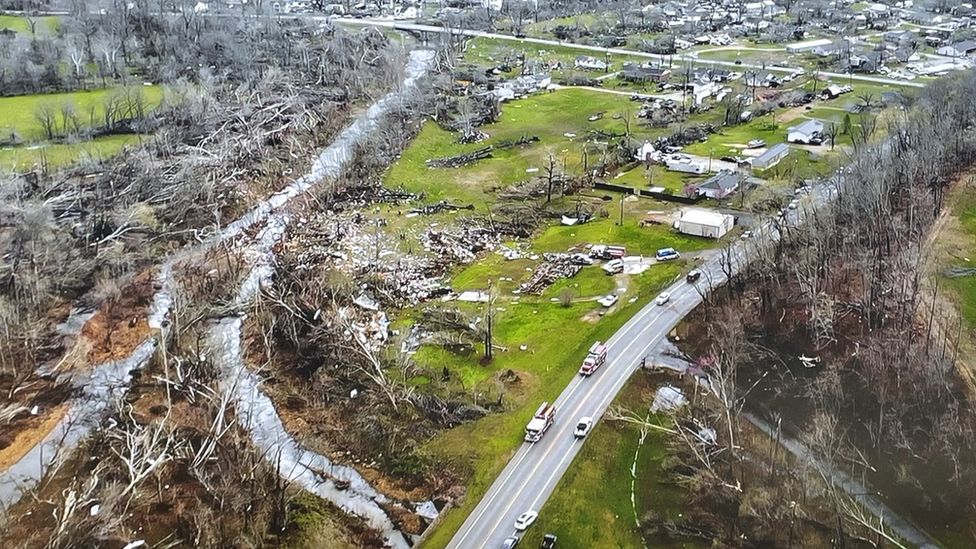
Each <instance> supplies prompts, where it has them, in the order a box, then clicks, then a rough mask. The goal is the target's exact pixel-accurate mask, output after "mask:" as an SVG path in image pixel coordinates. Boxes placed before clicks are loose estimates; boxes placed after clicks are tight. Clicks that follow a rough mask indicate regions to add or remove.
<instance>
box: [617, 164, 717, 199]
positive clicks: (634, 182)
mask: <svg viewBox="0 0 976 549" xmlns="http://www.w3.org/2000/svg"><path fill="white" fill-rule="evenodd" d="M705 179H706V177H703V176H697V175H694V174H686V173H681V172H673V171H671V170H669V169H667V168H666V167H664V166H662V165H660V164H653V165H651V167H650V168H645V167H644V166H642V165H641V166H637V167H636V168H632V169H630V170H628V171H626V172H623V173H621V174H618V175H617V176H616V177H614V178H613V179H612V180H611V182H612V183H615V184H617V185H627V186H629V187H634V188H635V189H644V188H648V187H664V188H665V189H667V190H669V191H671V193H672V194H681V192H682V191H683V190H684V188H685V187H686V186H688V185H690V184H692V183H696V182H701V181H704V180H705Z"/></svg>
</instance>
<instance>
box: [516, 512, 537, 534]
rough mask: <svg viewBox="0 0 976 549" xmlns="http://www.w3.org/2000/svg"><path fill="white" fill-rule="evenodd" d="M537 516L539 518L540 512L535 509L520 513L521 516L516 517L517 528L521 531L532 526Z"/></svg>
mask: <svg viewBox="0 0 976 549" xmlns="http://www.w3.org/2000/svg"><path fill="white" fill-rule="evenodd" d="M537 518H539V513H537V512H535V511H526V512H524V513H522V514H521V515H519V518H517V519H515V529H516V530H518V531H519V532H521V531H522V530H525V529H526V528H528V527H529V526H532V523H533V522H535V519H537Z"/></svg>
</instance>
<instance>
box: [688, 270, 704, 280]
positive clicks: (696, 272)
mask: <svg viewBox="0 0 976 549" xmlns="http://www.w3.org/2000/svg"><path fill="white" fill-rule="evenodd" d="M699 278H701V271H699V270H698V269H692V270H691V272H689V273H688V276H687V277H685V279H686V280H687V281H688V282H689V283H692V282H695V281H696V280H698V279H699Z"/></svg>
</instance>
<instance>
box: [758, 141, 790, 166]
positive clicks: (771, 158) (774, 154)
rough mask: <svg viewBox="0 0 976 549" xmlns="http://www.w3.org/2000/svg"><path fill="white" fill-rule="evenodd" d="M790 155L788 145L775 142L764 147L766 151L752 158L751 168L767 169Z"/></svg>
mask: <svg viewBox="0 0 976 549" xmlns="http://www.w3.org/2000/svg"><path fill="white" fill-rule="evenodd" d="M789 155H790V147H789V146H788V145H787V144H786V143H777V144H776V145H773V146H772V147H770V148H768V149H766V152H764V153H762V154H761V155H759V156H757V157H755V158H753V159H752V169H754V170H768V169H769V168H772V167H773V166H775V165H776V164H779V163H780V161H781V160H783V159H784V158H786V157H787V156H789Z"/></svg>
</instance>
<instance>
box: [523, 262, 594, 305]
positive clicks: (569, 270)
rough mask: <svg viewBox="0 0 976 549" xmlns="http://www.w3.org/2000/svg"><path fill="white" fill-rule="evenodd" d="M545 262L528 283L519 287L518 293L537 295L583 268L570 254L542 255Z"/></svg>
mask: <svg viewBox="0 0 976 549" xmlns="http://www.w3.org/2000/svg"><path fill="white" fill-rule="evenodd" d="M542 257H543V258H544V259H545V262H544V263H542V264H541V265H539V266H538V267H537V268H536V269H535V271H534V272H533V273H532V278H530V279H529V281H528V282H525V283H523V284H522V285H521V286H519V293H522V294H535V295H539V294H541V293H542V292H544V291H545V290H546V288H548V287H549V286H551V285H552V284H554V283H555V282H556V281H557V280H559V279H560V278H572V277H574V276H576V273H578V272H580V270H581V269H582V268H583V267H582V266H581V265H579V264H578V262H577V261H575V260H574V259H573V255H572V254H565V253H546V254H542Z"/></svg>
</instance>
